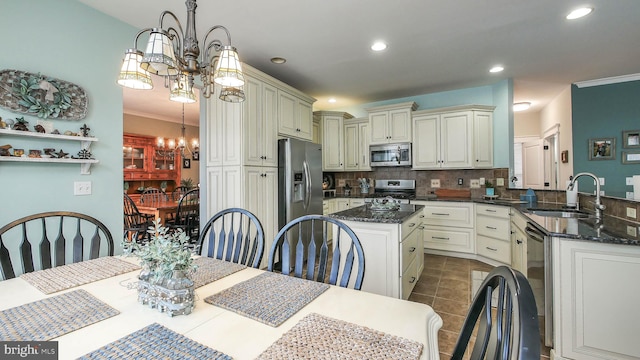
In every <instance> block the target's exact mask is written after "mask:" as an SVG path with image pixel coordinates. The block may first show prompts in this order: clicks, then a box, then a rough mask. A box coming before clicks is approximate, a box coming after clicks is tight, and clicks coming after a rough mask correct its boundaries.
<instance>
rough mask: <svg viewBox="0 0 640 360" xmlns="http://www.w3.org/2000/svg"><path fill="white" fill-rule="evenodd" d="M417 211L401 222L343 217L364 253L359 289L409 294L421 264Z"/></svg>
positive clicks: (380, 292) (398, 295) (420, 234)
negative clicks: (361, 220) (392, 222)
mask: <svg viewBox="0 0 640 360" xmlns="http://www.w3.org/2000/svg"><path fill="white" fill-rule="evenodd" d="M421 215H422V213H420V212H419V213H416V214H414V215H413V216H412V217H410V218H409V219H408V220H406V221H405V222H404V223H402V224H385V223H371V222H359V221H346V220H343V222H344V223H345V224H347V226H349V227H350V228H351V229H352V230H353V231H354V232H355V233H356V235H357V236H358V239H359V240H360V242H361V243H362V248H363V251H364V254H365V264H366V270H365V276H364V281H363V283H362V289H361V290H362V291H367V292H371V293H375V294H380V295H385V296H391V297H395V298H400V299H408V298H409V295H410V294H411V291H412V290H413V288H414V286H415V284H416V283H417V281H418V279H419V276H420V274H421V273H422V269H423V267H424V265H423V259H422V258H423V256H424V254H423V250H422V247H421V246H420V244H421V243H422V232H421V231H420V227H421V225H422V218H421V217H420V216H421ZM412 224H413V225H412ZM410 225H411V226H410Z"/></svg>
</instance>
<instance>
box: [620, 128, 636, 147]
mask: <svg viewBox="0 0 640 360" xmlns="http://www.w3.org/2000/svg"><path fill="white" fill-rule="evenodd" d="M622 147H623V148H625V149H640V130H629V131H623V132H622Z"/></svg>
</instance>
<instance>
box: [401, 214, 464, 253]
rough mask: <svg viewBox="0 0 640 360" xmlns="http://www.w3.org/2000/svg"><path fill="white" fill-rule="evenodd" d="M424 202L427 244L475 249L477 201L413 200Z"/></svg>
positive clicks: (428, 247) (444, 248)
mask: <svg viewBox="0 0 640 360" xmlns="http://www.w3.org/2000/svg"><path fill="white" fill-rule="evenodd" d="M411 203H412V204H418V205H424V206H425V208H424V225H423V226H424V231H423V233H424V239H423V241H424V248H425V249H426V250H442V251H452V252H459V253H469V254H473V253H475V242H474V239H473V236H474V218H475V216H474V204H473V203H466V202H442V201H440V202H436V201H412V202H411Z"/></svg>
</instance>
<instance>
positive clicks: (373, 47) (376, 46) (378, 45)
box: [371, 41, 387, 51]
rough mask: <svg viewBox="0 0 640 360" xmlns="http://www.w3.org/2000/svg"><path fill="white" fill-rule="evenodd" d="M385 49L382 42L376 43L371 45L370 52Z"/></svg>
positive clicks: (385, 46) (385, 45)
mask: <svg viewBox="0 0 640 360" xmlns="http://www.w3.org/2000/svg"><path fill="white" fill-rule="evenodd" d="M386 48H387V44H385V43H383V42H382V41H376V42H374V43H373V45H371V50H373V51H382V50H384V49H386Z"/></svg>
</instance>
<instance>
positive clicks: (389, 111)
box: [366, 102, 418, 145]
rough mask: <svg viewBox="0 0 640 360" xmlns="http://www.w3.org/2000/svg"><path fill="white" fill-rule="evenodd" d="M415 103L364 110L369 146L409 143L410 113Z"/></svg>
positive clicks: (415, 105)
mask: <svg viewBox="0 0 640 360" xmlns="http://www.w3.org/2000/svg"><path fill="white" fill-rule="evenodd" d="M417 108H418V105H417V104H416V103H415V102H407V103H401V104H394V105H385V106H377V107H374V108H368V109H366V110H367V112H368V113H369V125H370V132H371V141H370V144H371V145H375V144H389V143H401V142H410V141H411V126H412V124H411V112H412V111H414V110H416V109H417Z"/></svg>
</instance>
